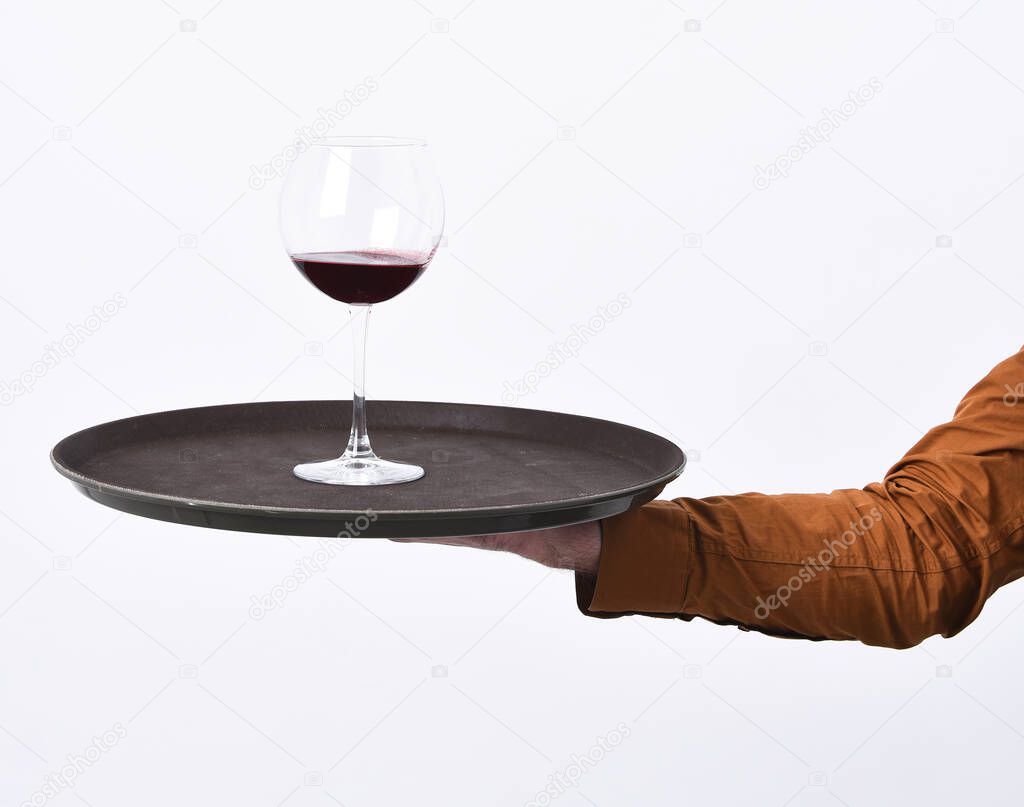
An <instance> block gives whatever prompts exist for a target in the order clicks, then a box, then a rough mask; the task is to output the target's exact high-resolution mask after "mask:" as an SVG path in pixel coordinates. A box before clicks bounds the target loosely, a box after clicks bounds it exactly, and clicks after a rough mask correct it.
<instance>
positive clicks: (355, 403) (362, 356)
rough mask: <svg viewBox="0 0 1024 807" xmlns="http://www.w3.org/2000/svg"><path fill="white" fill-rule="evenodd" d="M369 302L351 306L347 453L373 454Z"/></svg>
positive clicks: (355, 455) (350, 455)
mask: <svg viewBox="0 0 1024 807" xmlns="http://www.w3.org/2000/svg"><path fill="white" fill-rule="evenodd" d="M370 308H371V306H368V305H353V306H351V307H350V308H349V311H350V314H351V319H350V325H349V327H350V328H351V330H352V373H353V374H352V384H353V386H352V432H351V433H350V434H349V437H348V447H347V448H346V449H345V456H346V457H353V458H364V457H373V456H375V455H374V453H373V449H372V448H371V447H370V435H369V433H368V432H367V431H366V331H367V327H368V326H369V324H370Z"/></svg>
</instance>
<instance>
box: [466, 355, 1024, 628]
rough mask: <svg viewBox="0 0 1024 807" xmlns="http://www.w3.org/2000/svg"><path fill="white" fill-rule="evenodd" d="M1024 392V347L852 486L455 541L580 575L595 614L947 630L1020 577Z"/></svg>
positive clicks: (677, 506) (687, 502)
mask: <svg viewBox="0 0 1024 807" xmlns="http://www.w3.org/2000/svg"><path fill="white" fill-rule="evenodd" d="M1022 385H1024V351H1022V352H1020V353H1017V354H1016V355H1014V356H1012V357H1010V358H1009V359H1007V360H1006V361H1004V362H1002V363H1000V364H999V365H997V366H996V367H995V368H994V369H993V370H992V371H991V372H990V373H989V374H988V376H986V377H985V378H984V379H983V380H982V381H981V382H979V383H978V384H977V385H976V386H975V387H974V388H973V389H972V390H971V391H970V392H968V394H967V396H966V397H965V398H964V400H963V401H962V402H961V403H960V405H959V406H958V407H957V410H956V413H955V415H954V417H953V420H952V421H950V422H949V423H946V424H943V425H941V426H938V427H936V428H934V429H932V430H931V431H929V432H928V433H927V434H926V435H925V436H924V437H923V438H922V439H921V440H920V441H919V442H918V443H917V444H916V445H915V446H914V447H913V448H911V449H910V451H909V452H908V453H907V454H906V456H904V457H903V458H902V459H901V460H900V461H899V462H898V463H897V464H896V465H895V466H893V467H892V468H891V469H890V470H889V472H888V473H887V474H886V475H885V477H884V479H883V480H882V481H881V482H878V483H873V484H871V485H868V486H867V487H866V488H864V489H862V490H838V491H834V492H832V493H829V494H785V495H779V496H766V495H762V494H758V493H747V494H742V495H739V496H715V497H711V498H707V499H688V498H681V499H676V500H674V501H656V502H652V503H650V504H647V505H644V506H643V507H640V508H637V509H636V510H632V511H629V512H627V513H623V514H622V515H620V516H616V517H614V518H610V519H606V520H605V521H603V522H602V523H601V527H600V531H599V530H598V529H597V528H596V527H595V526H594V525H581V526H577V527H567V528H563V529H561V530H545V531H542V532H540V533H523V534H512V535H503V536H483V537H480V538H473V539H452V540H451V542H453V543H459V544H463V545H475V546H482V547H484V548H492V549H505V550H508V551H513V552H516V553H518V554H522V555H524V556H526V557H530V558H532V559H534V560H538V561H540V562H542V563H546V564H547V565H551V566H556V567H560V568H574V569H577V595H578V601H579V605H580V608H581V609H582V610H583V611H584V612H585V613H587V614H589V615H592V616H601V617H609V616H621V615H623V614H630V613H642V614H649V615H652V616H667V617H680V618H683V619H692V618H693V617H694V616H701V617H704V618H706V619H709V620H712V621H714V622H718V623H721V624H731V625H739V626H742V627H744V628H748V629H753V630H758V631H762V632H765V633H770V634H773V635H779V636H789V637H803V638H811V639H857V640H860V641H862V642H865V643H867V644H873V645H882V646H887V647H909V646H911V645H914V644H917V643H918V642H920V641H922V640H923V639H925V638H927V637H928V636H931V635H933V634H942V635H943V636H951V635H953V634H955V633H957V632H959V631H960V630H962V629H963V628H964V627H965V626H967V625H968V624H970V622H972V621H973V620H974V619H975V618H976V617H977V615H978V613H979V612H980V611H981V608H982V606H983V604H984V603H985V600H986V599H987V598H988V597H989V596H990V595H991V594H992V592H993V591H995V590H996V589H997V588H999V587H1000V586H1002V585H1004V584H1005V583H1008V582H1010V581H1012V580H1015V579H1016V578H1018V577H1020V576H1021V575H1022V574H1024V386H1022ZM1018 393H1020V395H1021V398H1020V399H1019V400H1018V397H1017V395H1018Z"/></svg>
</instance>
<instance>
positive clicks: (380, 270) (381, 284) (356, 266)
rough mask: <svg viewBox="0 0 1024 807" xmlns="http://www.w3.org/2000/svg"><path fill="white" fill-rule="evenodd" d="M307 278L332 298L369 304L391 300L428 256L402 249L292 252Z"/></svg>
mask: <svg viewBox="0 0 1024 807" xmlns="http://www.w3.org/2000/svg"><path fill="white" fill-rule="evenodd" d="M291 259H292V263H294V264H295V266H296V267H297V268H298V270H299V271H300V272H302V274H304V275H305V276H306V279H307V280H308V281H309V282H310V283H312V284H313V285H314V286H316V287H317V288H318V289H320V291H322V292H323V293H324V294H326V295H327V296H329V297H333V298H334V299H335V300H340V301H341V302H343V303H350V304H352V305H372V304H373V303H381V302H383V301H384V300H390V299H391V298H392V297H394V296H396V295H398V294H401V293H402V292H403V291H405V290H406V289H407V288H409V286H411V285H412V284H413V283H414V282H415V281H416V278H418V277H419V276H420V275H421V274H423V270H424V269H426V268H427V263H428V262H429V260H430V258H429V257H424V256H423V255H418V254H414V253H401V252H375V251H371V250H367V251H364V252H307V253H304V254H301V255H292V256H291Z"/></svg>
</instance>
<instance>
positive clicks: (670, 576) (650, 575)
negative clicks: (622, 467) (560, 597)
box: [576, 501, 693, 617]
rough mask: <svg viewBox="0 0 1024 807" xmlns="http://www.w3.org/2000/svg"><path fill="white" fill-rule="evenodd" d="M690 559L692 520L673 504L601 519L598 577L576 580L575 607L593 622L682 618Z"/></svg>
mask: <svg viewBox="0 0 1024 807" xmlns="http://www.w3.org/2000/svg"><path fill="white" fill-rule="evenodd" d="M692 556H693V536H692V527H691V523H690V516H689V514H688V513H687V511H686V509H685V508H684V507H683V506H682V505H681V504H679V503H677V502H673V501H655V502H651V503H649V504H645V505H644V506H643V507H639V508H637V509H635V510H629V511H627V512H625V513H622V514H621V515H618V516H613V517H612V518H607V519H604V520H603V521H602V522H601V557H600V560H599V562H598V569H597V574H596V575H590V574H582V573H577V575H576V601H577V605H578V606H579V608H580V610H581V611H582V612H583V613H584V614H587V615H588V616H596V617H602V616H615V615H620V614H673V615H675V614H681V613H682V612H683V610H684V604H685V602H686V586H687V582H688V580H689V575H690V568H691V565H692Z"/></svg>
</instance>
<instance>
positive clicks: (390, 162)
mask: <svg viewBox="0 0 1024 807" xmlns="http://www.w3.org/2000/svg"><path fill="white" fill-rule="evenodd" d="M443 229H444V196H443V194H442V192H441V185H440V183H439V182H438V179H437V176H436V174H435V173H434V168H433V163H432V161H431V158H430V149H429V148H428V146H427V144H426V143H425V142H424V141H422V140H414V139H407V138H397V137H325V138H322V139H321V140H319V141H317V143H316V144H314V145H311V146H310V147H309V148H308V149H307V150H305V151H304V152H303V153H302V154H301V155H300V156H299V157H298V158H297V159H296V160H295V161H294V162H293V163H292V165H291V168H290V169H289V171H288V176H287V177H286V179H285V183H284V187H283V189H282V191H281V233H282V236H283V238H284V243H285V247H286V249H287V250H288V255H289V256H290V257H291V259H292V262H293V263H294V264H295V266H296V268H298V270H299V271H300V272H301V273H302V274H303V275H304V276H305V277H306V279H307V280H309V282H310V283H312V284H313V285H314V286H316V287H317V288H318V289H319V290H320V291H322V292H323V293H324V294H326V295H328V296H329V297H333V298H334V299H335V300H339V301H341V302H344V303H348V304H349V306H350V312H351V313H350V317H351V318H350V323H349V324H350V327H351V330H352V347H353V354H354V356H353V359H354V360H353V368H354V376H353V379H354V390H353V393H352V431H351V433H350V434H349V438H348V447H347V448H346V449H345V453H344V454H342V455H341V456H340V457H338V458H337V459H332V460H325V461H322V462H308V463H303V464H301V465H296V466H295V475H296V476H298V477H300V478H301V479H307V480H309V481H311V482H323V483H325V484H329V485H390V484H395V483H397V482H411V481H412V480H414V479H419V478H420V477H421V476H423V469H422V468H420V467H419V466H418V465H411V464H409V463H404V462H394V461H392V460H386V459H382V458H380V457H378V456H377V455H376V454H375V453H374V451H373V448H371V446H370V435H369V433H368V432H367V429H366V397H365V395H366V393H365V367H364V365H365V360H366V329H367V324H368V321H369V317H370V309H371V306H373V305H374V304H375V303H381V302H384V301H385V300H390V299H391V298H392V297H394V296H396V295H397V294H400V293H401V292H403V291H405V289H407V288H409V286H411V285H412V284H413V283H414V282H415V281H416V279H417V278H418V277H419V276H420V275H421V274H423V271H424V270H425V269H426V268H427V264H429V263H430V259H431V258H433V257H434V252H435V251H436V250H437V245H438V243H439V242H440V240H441V233H442V231H443Z"/></svg>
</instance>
